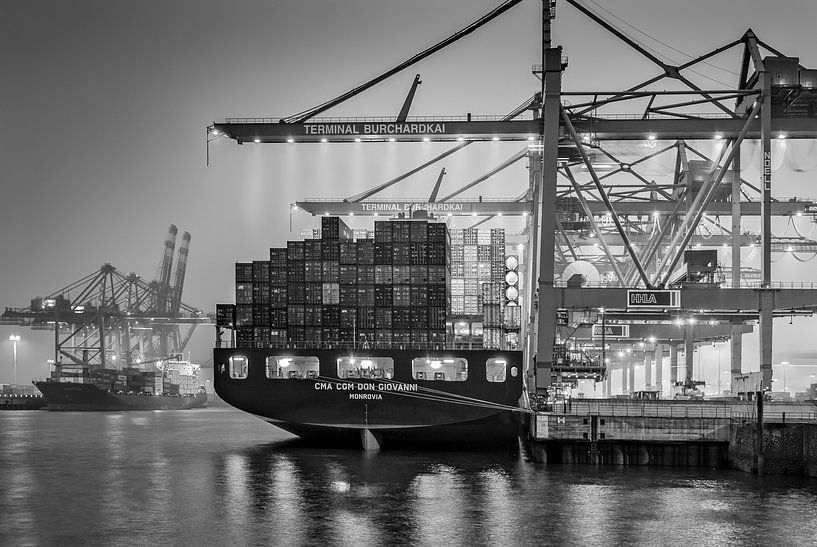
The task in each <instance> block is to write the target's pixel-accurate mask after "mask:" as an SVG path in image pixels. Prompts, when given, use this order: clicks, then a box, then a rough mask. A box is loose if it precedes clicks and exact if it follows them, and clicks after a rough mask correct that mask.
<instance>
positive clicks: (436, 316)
mask: <svg viewBox="0 0 817 547" xmlns="http://www.w3.org/2000/svg"><path fill="white" fill-rule="evenodd" d="M445 318H446V310H445V306H432V307H429V308H428V328H429V329H437V330H440V329H442V330H445Z"/></svg>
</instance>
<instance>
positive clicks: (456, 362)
mask: <svg viewBox="0 0 817 547" xmlns="http://www.w3.org/2000/svg"><path fill="white" fill-rule="evenodd" d="M411 374H412V376H413V377H414V379H415V380H439V381H443V382H464V381H466V380H467V379H468V361H467V360H465V359H463V358H461V357H458V358H454V359H445V358H442V357H418V358H416V359H412V361H411Z"/></svg>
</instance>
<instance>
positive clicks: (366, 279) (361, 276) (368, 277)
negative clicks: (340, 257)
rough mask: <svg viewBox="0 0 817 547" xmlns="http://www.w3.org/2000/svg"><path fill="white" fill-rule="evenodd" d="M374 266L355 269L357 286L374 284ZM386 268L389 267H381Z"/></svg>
mask: <svg viewBox="0 0 817 547" xmlns="http://www.w3.org/2000/svg"><path fill="white" fill-rule="evenodd" d="M376 267H377V266H375V265H373V264H372V265H366V266H358V267H357V284H358V285H374V284H375V282H376V281H375V273H374V272H375V268H376ZM383 267H385V268H388V267H389V266H383Z"/></svg>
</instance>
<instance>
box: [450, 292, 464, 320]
mask: <svg viewBox="0 0 817 547" xmlns="http://www.w3.org/2000/svg"><path fill="white" fill-rule="evenodd" d="M451 313H452V314H454V315H463V314H465V296H462V295H458V294H452V295H451Z"/></svg>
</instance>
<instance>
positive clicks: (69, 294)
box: [0, 225, 212, 368]
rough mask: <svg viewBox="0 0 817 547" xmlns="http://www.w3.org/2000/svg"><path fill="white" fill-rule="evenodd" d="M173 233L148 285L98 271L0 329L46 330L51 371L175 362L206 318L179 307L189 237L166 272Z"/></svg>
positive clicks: (106, 268) (109, 269) (10, 315)
mask: <svg viewBox="0 0 817 547" xmlns="http://www.w3.org/2000/svg"><path fill="white" fill-rule="evenodd" d="M177 232H178V229H177V228H176V226H173V225H171V226H170V229H169V231H168V236H167V238H166V239H165V247H164V250H163V253H162V258H161V260H160V264H159V268H158V270H157V273H156V277H155V279H154V280H153V281H149V282H148V281H145V280H143V279H142V278H141V277H140V276H138V275H137V274H135V273H129V274H123V273H121V272H120V271H119V270H117V269H116V268H115V267H114V266H112V265H111V264H104V265H103V266H102V267H101V268H100V269H99V270H97V271H95V272H92V273H90V274H89V275H86V276H85V277H83V278H81V279H79V280H78V281H76V282H74V283H71V284H69V285H67V286H65V287H63V288H61V289H59V290H57V291H53V292H51V293H49V294H48V295H47V296H45V297H37V298H34V299H32V301H31V305H30V306H27V307H25V308H6V310H5V311H4V312H3V314H2V317H1V318H0V321H2V322H3V323H4V324H18V325H23V326H29V327H31V328H35V329H53V330H54V363H55V364H56V365H60V364H62V363H64V362H66V361H70V362H72V363H75V364H82V365H85V366H101V367H114V368H116V367H117V365H124V366H136V365H140V364H148V363H153V362H157V361H162V360H167V359H169V358H171V357H174V356H177V355H180V354H182V353H183V352H184V351H185V348H186V347H187V344H188V342H189V341H190V338H191V336H192V335H193V332H194V330H195V328H196V327H197V326H198V325H207V324H211V323H212V318H211V317H209V316H208V315H206V314H205V313H204V312H203V311H202V310H200V309H198V308H194V307H192V306H189V305H187V304H185V303H183V302H182V300H181V297H182V289H183V284H184V277H185V272H186V265H187V254H188V251H189V246H190V234H189V233H187V232H185V233H184V235H183V237H182V245H181V247H180V248H179V250H178V257H177V260H176V269H175V272H173V269H172V268H173V254H174V250H175V242H176V234H177ZM171 274H172V275H171ZM171 280H172V282H171Z"/></svg>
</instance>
